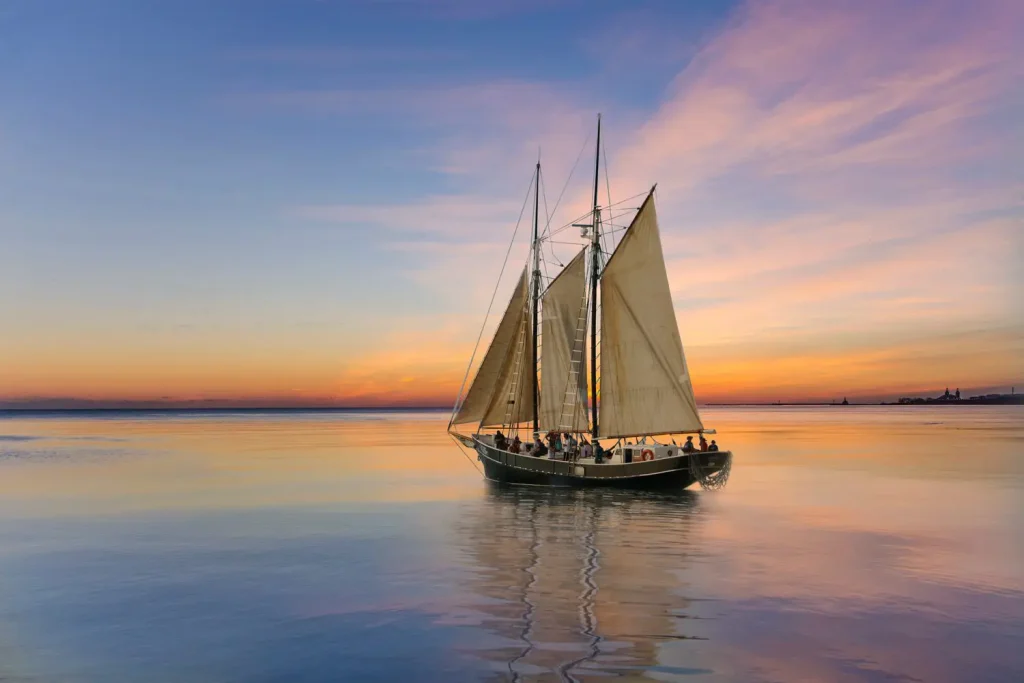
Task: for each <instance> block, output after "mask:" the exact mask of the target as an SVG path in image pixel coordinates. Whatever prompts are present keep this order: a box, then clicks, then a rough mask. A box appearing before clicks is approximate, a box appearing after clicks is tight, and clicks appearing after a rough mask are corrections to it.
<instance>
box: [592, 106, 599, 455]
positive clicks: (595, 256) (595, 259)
mask: <svg viewBox="0 0 1024 683" xmlns="http://www.w3.org/2000/svg"><path fill="white" fill-rule="evenodd" d="M600 173H601V115H600V114H598V115H597V151H596V154H595V155H594V212H593V215H592V218H593V230H591V242H590V253H591V259H592V262H591V267H590V416H591V425H592V430H591V438H592V439H594V440H596V439H597V281H598V269H599V268H600V267H601V234H600V228H599V227H598V226H599V225H600V220H601V209H600V208H599V207H598V205H597V190H598V183H599V180H600V178H599V176H600Z"/></svg>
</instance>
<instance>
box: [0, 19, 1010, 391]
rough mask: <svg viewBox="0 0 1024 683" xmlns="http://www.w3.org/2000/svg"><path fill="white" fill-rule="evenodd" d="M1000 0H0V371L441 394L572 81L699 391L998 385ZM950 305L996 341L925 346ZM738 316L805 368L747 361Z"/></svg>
mask: <svg viewBox="0 0 1024 683" xmlns="http://www.w3.org/2000/svg"><path fill="white" fill-rule="evenodd" d="M1021 25H1022V24H1021V12H1020V10H1019V9H1018V8H1017V7H1016V6H1015V5H1014V3H1011V2H983V3H979V4H978V5H977V7H975V8H974V9H973V10H971V11H970V12H968V11H966V10H964V8H963V7H961V6H959V5H957V4H956V3H939V4H938V5H936V6H935V7H934V8H931V9H930V10H929V11H925V9H923V8H922V7H920V6H919V5H917V4H916V3H913V2H905V3H900V2H897V3H835V4H834V5H833V4H827V5H826V6H821V5H818V4H817V3H808V2H787V1H783V0H780V1H779V2H750V3H747V2H744V3H727V2H685V3H683V2H644V3H629V4H625V3H612V2H582V1H579V2H573V1H565V2H550V3H543V2H520V3H514V2H493V3H479V2H464V1H462V0H449V1H443V2H434V3H429V2H418V1H414V0H409V1H402V0H396V1H384V2H370V1H369V0H367V1H364V2H334V1H331V0H323V1H313V0H293V1H289V2H284V1H274V2H271V1H252V0H248V1H240V0H239V1H222V0H206V1H203V2H199V1H193V0H182V1H180V2H154V1H149V0H142V1H139V0H136V1H133V2H128V1H118V2H110V1H105V0H97V1H95V2H90V3H81V2H71V1H70V0H63V1H55V0H35V1H31V2H30V1H27V0H5V1H4V2H0V247H2V248H0V320H3V321H4V322H3V323H0V325H3V326H4V327H3V328H0V357H5V358H6V361H0V399H7V400H11V401H21V400H25V399H33V400H34V399H49V398H68V397H71V398H76V399H86V400H117V401H132V400H155V399H161V400H163V399H167V400H179V399H180V400H203V399H211V400H225V401H230V400H235V399H239V398H246V399H250V398H251V399H254V400H264V399H265V400H278V399H282V397H284V398H289V400H290V399H291V398H294V397H297V398H295V400H307V399H308V400H310V401H314V402H317V401H328V402H330V401H335V402H337V401H346V400H352V401H369V402H388V401H392V400H393V401H401V400H410V401H412V400H427V399H429V400H431V401H433V400H437V401H439V402H443V400H447V398H448V395H449V394H450V393H451V392H452V391H453V386H452V385H453V382H454V384H455V387H457V383H458V380H460V379H461V369H459V368H458V366H459V365H460V364H461V363H462V362H464V360H465V358H466V357H468V351H469V350H470V348H471V346H472V342H473V340H474V339H475V336H476V330H475V328H476V325H477V323H478V320H479V317H480V316H481V315H482V312H483V310H484V308H485V307H486V300H487V299H488V298H489V295H490V289H491V287H492V285H493V276H494V274H495V273H494V270H495V269H494V265H495V259H498V260H500V254H501V253H502V250H503V243H504V242H505V241H506V240H507V239H508V237H509V235H510V234H511V227H512V225H513V224H514V222H515V218H516V215H517V214H518V209H519V207H520V205H521V202H522V199H523V194H524V192H525V189H526V185H527V183H528V181H529V176H530V173H531V171H532V164H533V160H534V159H535V158H536V156H537V150H538V148H540V149H541V150H542V155H543V158H544V163H545V176H546V187H545V192H546V194H547V196H548V198H549V199H551V200H552V204H553V199H554V197H555V196H556V195H557V194H558V191H559V190H560V188H561V186H562V183H563V182H564V179H565V178H566V176H567V174H568V172H569V169H570V168H571V166H572V164H573V161H574V160H575V158H576V156H577V153H578V152H579V150H580V149H581V146H582V145H584V144H585V143H586V141H587V136H588V135H592V128H593V123H594V116H595V114H596V113H597V112H598V111H601V112H603V114H604V116H605V121H606V139H607V142H608V154H609V159H610V167H609V168H610V173H611V179H612V181H613V194H615V195H616V196H618V197H624V196H628V195H632V194H635V193H637V192H641V191H643V190H644V189H645V188H646V187H649V186H650V185H651V184H653V183H654V182H659V183H660V185H659V188H660V190H659V202H660V214H661V215H662V217H663V222H665V223H666V225H665V226H664V227H663V230H664V233H665V237H664V239H665V243H666V251H667V252H668V253H669V255H670V257H671V258H672V259H673V261H672V263H670V266H671V271H672V273H673V285H674V287H675V289H676V292H675V293H676V300H677V306H678V311H677V312H678V314H679V316H680V319H681V323H682V326H683V329H684V335H683V339H684V342H685V343H686V344H687V350H688V353H689V354H690V358H691V364H692V365H693V366H694V370H693V371H694V377H695V382H697V385H698V386H697V389H698V394H701V387H700V380H701V367H702V366H703V368H704V373H705V374H704V377H705V380H706V381H705V392H704V393H705V395H707V396H715V397H719V398H721V397H728V396H734V395H735V396H736V397H743V396H762V395H770V396H779V397H798V396H824V395H827V394H823V393H822V392H825V391H840V389H838V388H836V389H833V388H832V385H834V384H842V383H846V384H847V385H848V386H850V391H849V393H851V394H855V395H856V394H857V393H858V392H859V393H860V394H861V395H865V396H869V395H870V396H877V395H888V394H889V393H891V392H898V391H902V390H907V391H909V390H914V389H920V388H923V387H930V386H932V385H933V384H935V383H939V384H942V385H943V386H944V384H945V383H946V382H951V383H957V382H961V383H962V384H964V385H965V386H978V387H988V386H994V385H997V384H1001V383H1003V381H1004V379H1005V381H1011V380H1013V379H1014V378H1018V377H1021V376H1022V375H1024V368H1022V367H1021V363H1020V361H1019V356H1020V351H1021V348H1022V347H1021V343H1020V331H1021V316H1020V313H1021V309H1020V307H1019V305H1017V304H1015V303H1014V302H1015V301H1019V298H1018V296H1017V295H1018V294H1020V291H1021V275H1020V272H1021V271H1020V268H1019V265H1020V258H1019V257H1020V255H1021V251H1020V232H1019V229H1018V230H1015V229H1014V227H1013V226H1014V225H1017V226H1018V227H1019V221H1020V217H1021V201H1020V197H1021V184H1020V183H1021V175H1022V174H1021V173H1020V166H1019V159H1020V158H1021V157H1020V155H1019V152H1020V151H1022V150H1021V140H1020V138H1021V136H1020V135H1019V124H1017V123H1016V122H1018V121H1019V120H1020V115H1021V114H1022V109H1024V96H1022V94H1021V90H1020V88H1019V82H1020V81H1019V78H1020V76H1021V71H1020V66H1019V64H1020V62H1021V50H1020V48H1019V47H1018V45H1019V44H1020V43H1021V42H1022V41H1021V40H1020V39H1021ZM1015 84H1016V85H1015ZM584 159H585V160H586V163H587V164H589V163H591V161H590V160H589V151H588V152H587V153H586V154H585V155H584ZM585 175H586V174H583V173H581V174H579V175H575V176H574V183H573V184H571V185H570V186H569V190H568V192H567V194H566V200H565V203H564V204H563V206H562V209H561V210H562V212H563V214H564V215H556V217H555V219H554V220H555V222H556V223H559V222H564V221H567V220H569V219H570V218H572V215H570V214H572V212H573V211H574V210H577V209H579V208H581V207H583V206H585V197H586V184H587V181H586V179H585V178H584V177H583V176H585ZM711 264H714V265H717V266H719V267H718V268H716V269H710V270H709V267H710V265H711ZM768 266H771V267H768ZM944 269H945V270H946V271H947V272H948V273H949V277H936V273H940V272H942V271H943V270H944ZM690 273H692V274H693V277H690V276H689V274H690ZM951 280H956V281H957V282H958V283H959V284H957V285H955V286H954V285H952V284H951V283H950V281H951ZM822 282H825V283H827V286H826V287H824V288H823V287H822V286H821V283H822ZM843 283H845V284H843ZM812 294H813V295H812ZM4 328H6V329H4ZM964 333H969V334H971V335H973V336H971V337H970V339H969V341H968V342H966V348H969V349H971V350H972V351H971V353H972V354H973V356H972V357H974V358H976V357H977V355H978V354H979V353H983V351H982V350H983V349H998V354H997V357H998V358H999V361H998V363H996V362H995V361H993V362H991V363H989V364H987V365H986V364H984V363H982V364H981V365H978V364H977V362H976V361H975V360H969V359H967V360H958V358H959V357H958V355H957V354H958V351H957V349H958V348H964V344H965V342H963V341H962V340H961V341H956V340H957V339H959V337H957V336H956V335H962V334H964ZM936 339H947V340H948V341H947V342H944V343H940V344H938V346H936V343H937V342H936V341H935V340H936ZM766 348H770V349H772V350H771V352H770V354H769V358H770V359H771V363H773V364H774V363H777V365H776V367H779V368H782V367H789V366H790V365H793V366H795V367H799V366H800V359H801V358H803V359H804V361H803V362H804V365H805V366H807V367H808V368H809V369H808V371H807V375H808V376H806V377H799V378H797V379H792V378H791V375H792V372H790V371H787V372H786V373H784V374H783V373H782V372H781V371H780V372H779V373H770V372H769V373H767V374H763V375H761V376H759V378H758V379H757V380H756V381H755V380H752V381H751V384H753V385H755V386H753V387H752V388H751V389H750V390H745V389H744V388H743V386H742V381H741V379H740V378H741V377H742V376H744V375H749V374H750V373H751V372H759V371H756V370H755V369H756V368H761V367H763V366H764V365H765V363H766V362H767V361H766V359H765V356H764V354H765V353H768V352H766V351H765V349H766ZM417 349H418V350H417ZM808 349H811V350H813V353H812V354H811V355H812V356H813V355H814V354H818V353H825V355H826V356H827V357H825V358H822V359H820V361H808V360H807V358H808V357H809V356H808V355H807V354H808ZM823 350H824V351H823ZM922 355H923V356H925V357H928V358H933V359H934V362H932V363H931V365H926V364H923V363H920V362H918V363H917V365H916V366H914V363H910V366H914V367H912V368H911V369H910V370H908V371H906V372H905V373H903V374H900V372H899V371H898V368H899V367H901V365H900V364H901V362H905V361H907V360H908V359H910V360H913V359H915V358H920V357H921V356H922ZM815 357H816V356H815ZM879 357H884V358H885V359H887V360H877V358H879ZM842 358H846V359H847V360H846V361H843V360H840V359H842ZM850 358H858V359H861V361H860V362H862V363H866V365H861V366H860V367H859V370H858V371H857V372H856V373H854V372H853V370H851V371H850V372H849V373H847V374H844V373H842V372H839V370H838V369H837V368H840V367H842V366H843V365H844V363H845V364H847V365H849V359H850ZM873 358H874V359H876V360H871V359H873ZM864 359H867V360H864ZM901 359H902V360H901ZM819 362H820V363H821V364H822V365H816V364H815V363H819ZM971 363H974V365H971ZM993 363H995V364H994V365H993ZM949 365H953V366H957V365H959V366H963V367H968V366H969V367H971V368H972V369H971V370H970V371H963V372H962V373H961V374H962V375H963V377H962V378H960V377H954V378H948V379H947V377H946V376H945V374H944V373H942V372H939V371H937V368H941V367H943V366H949ZM907 367H909V366H907ZM752 368H753V369H752ZM815 368H817V369H815ZM854 374H856V378H857V381H854V379H855V377H854ZM453 377H455V379H452V378H453ZM865 377H870V381H865V380H864V378H865ZM258 378H264V379H263V380H260V379H258ZM4 384H6V386H4ZM397 384H402V385H403V386H405V387H406V389H404V390H402V391H398V390H397V389H395V387H396V385H397ZM409 385H412V386H413V387H415V390H413V389H412V388H409ZM403 391H404V392H405V393H403ZM396 392H397V393H396Z"/></svg>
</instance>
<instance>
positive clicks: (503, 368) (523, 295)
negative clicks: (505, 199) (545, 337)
mask: <svg viewBox="0 0 1024 683" xmlns="http://www.w3.org/2000/svg"><path fill="white" fill-rule="evenodd" d="M528 294H529V269H528V268H526V269H524V270H523V274H522V276H521V277H520V278H519V283H518V284H517V285H516V288H515V291H514V292H513V293H512V298H511V300H509V302H508V307H507V308H506V309H505V314H504V315H503V316H502V318H501V322H500V323H498V329H497V330H496V331H495V333H494V339H493V340H491V345H490V347H488V349H487V353H486V354H485V355H484V359H483V361H482V362H481V363H480V368H479V369H478V370H477V372H476V377H474V378H473V384H472V385H470V387H469V391H468V392H467V393H466V400H465V401H463V402H462V405H461V406H460V407H459V412H458V413H456V415H455V418H454V419H453V420H452V424H453V425H457V424H467V423H471V422H476V423H480V424H481V425H483V426H491V425H502V424H509V423H517V422H526V421H527V420H532V419H533V415H532V414H531V413H532V409H533V408H532V405H531V401H530V397H531V396H532V395H533V386H534V382H535V381H536V380H535V378H534V375H533V372H532V370H531V368H530V365H531V363H530V350H529V349H528V348H527V344H526V340H527V337H528V336H529V334H530V329H529V327H530V321H529V319H528V318H529V316H528V315H526V313H527V311H528V307H529V297H528Z"/></svg>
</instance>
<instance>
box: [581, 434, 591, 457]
mask: <svg viewBox="0 0 1024 683" xmlns="http://www.w3.org/2000/svg"><path fill="white" fill-rule="evenodd" d="M593 454H594V449H593V448H591V447H590V444H589V443H587V441H586V439H584V440H583V447H582V448H581V450H580V457H582V458H589V457H591V456H592V455H593Z"/></svg>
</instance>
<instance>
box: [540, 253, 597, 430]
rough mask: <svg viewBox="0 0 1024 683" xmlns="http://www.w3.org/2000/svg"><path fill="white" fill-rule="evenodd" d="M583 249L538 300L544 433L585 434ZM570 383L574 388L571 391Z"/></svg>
mask: <svg viewBox="0 0 1024 683" xmlns="http://www.w3.org/2000/svg"><path fill="white" fill-rule="evenodd" d="M586 253H587V252H586V250H585V249H584V250H581V251H580V253H578V254H577V255H576V257H575V258H574V259H573V260H572V261H570V262H569V265H567V266H566V267H565V269H564V270H563V271H562V272H561V273H559V274H558V276H557V277H556V278H555V279H554V281H553V282H552V283H551V285H550V286H548V288H547V291H545V292H544V296H543V297H542V299H541V301H542V303H543V308H542V309H541V315H542V322H541V332H542V334H541V339H542V340H543V343H544V348H543V355H542V357H541V361H542V363H543V364H542V366H541V383H540V426H541V429H542V430H544V431H547V430H549V429H554V430H556V431H566V430H572V431H581V432H582V431H586V430H587V385H586V381H587V379H586V362H585V361H586V359H585V356H584V350H585V349H584V347H585V345H586V339H585V337H586V335H585V332H586V328H585V327H581V326H580V314H581V313H582V314H583V318H584V321H583V322H584V323H585V322H586V308H585V302H586V297H587V267H586V263H587V261H586ZM570 382H571V383H572V384H571V385H572V387H573V389H572V390H570V389H569V386H570Z"/></svg>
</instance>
